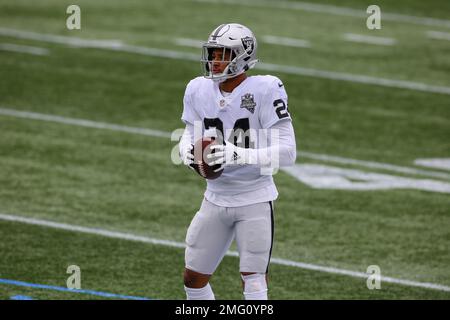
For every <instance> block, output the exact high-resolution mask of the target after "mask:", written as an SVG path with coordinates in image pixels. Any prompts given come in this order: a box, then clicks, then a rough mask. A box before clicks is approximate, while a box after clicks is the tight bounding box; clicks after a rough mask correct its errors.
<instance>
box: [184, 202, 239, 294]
mask: <svg viewBox="0 0 450 320" xmlns="http://www.w3.org/2000/svg"><path fill="white" fill-rule="evenodd" d="M233 237H234V229H233V221H232V217H231V216H230V215H229V214H228V213H227V209H226V208H224V207H219V206H216V205H215V204H213V203H211V202H209V201H207V200H206V199H204V200H203V202H202V206H201V207H200V210H199V211H198V212H197V214H196V215H195V216H194V218H193V219H192V222H191V224H190V226H189V228H188V231H187V234H186V251H185V272H184V286H185V290H186V295H187V298H188V299H202V300H207V299H214V294H213V292H212V289H211V286H210V285H209V278H210V276H211V275H212V274H213V273H214V271H215V270H216V268H217V266H218V265H219V263H220V261H222V259H223V256H224V255H225V253H226V251H227V250H228V248H229V247H230V244H231V242H232V241H233Z"/></svg>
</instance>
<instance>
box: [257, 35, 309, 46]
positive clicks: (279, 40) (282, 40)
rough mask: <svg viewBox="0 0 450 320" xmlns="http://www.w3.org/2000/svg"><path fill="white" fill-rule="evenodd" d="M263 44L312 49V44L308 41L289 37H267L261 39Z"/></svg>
mask: <svg viewBox="0 0 450 320" xmlns="http://www.w3.org/2000/svg"><path fill="white" fill-rule="evenodd" d="M261 42H264V43H268V44H275V45H281V46H287V47H295V48H311V42H309V41H308V40H303V39H295V38H287V37H278V36H269V35H267V36H262V37H261Z"/></svg>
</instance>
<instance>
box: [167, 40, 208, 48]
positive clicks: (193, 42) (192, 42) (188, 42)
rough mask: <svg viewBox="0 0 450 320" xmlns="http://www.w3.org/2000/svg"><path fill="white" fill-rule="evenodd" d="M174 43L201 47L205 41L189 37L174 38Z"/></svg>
mask: <svg viewBox="0 0 450 320" xmlns="http://www.w3.org/2000/svg"><path fill="white" fill-rule="evenodd" d="M173 41H174V43H175V44H176V45H179V46H184V47H192V48H201V47H202V45H203V44H204V43H205V41H202V40H199V39H189V38H175V39H174V40H173Z"/></svg>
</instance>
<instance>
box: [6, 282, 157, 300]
mask: <svg viewBox="0 0 450 320" xmlns="http://www.w3.org/2000/svg"><path fill="white" fill-rule="evenodd" d="M0 284H9V285H13V286H19V287H27V288H36V289H47V290H55V291H62V292H70V293H84V294H90V295H93V296H100V297H105V298H118V299H130V300H151V299H150V298H145V297H135V296H126V295H121V294H115V293H109V292H101V291H93V290H82V289H68V288H64V287H57V286H49V285H45V284H36V283H29V282H23V281H16V280H8V279H0Z"/></svg>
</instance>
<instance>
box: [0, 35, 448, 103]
mask: <svg viewBox="0 0 450 320" xmlns="http://www.w3.org/2000/svg"><path fill="white" fill-rule="evenodd" d="M0 35H3V36H9V37H19V38H22V39H30V40H37V41H47V42H52V43H60V44H66V45H72V46H81V47H90V48H98V49H106V50H113V51H121V52H129V53H137V54H143V55H147V56H153V57H164V58H170V59H179V60H187V61H196V62H198V61H199V59H200V57H199V55H197V54H193V53H188V52H181V51H173V50H165V49H158V48H148V47H141V46H132V45H126V44H123V43H121V42H114V41H113V42H109V41H103V40H95V41H94V40H83V39H80V38H73V37H64V36H57V35H51V34H50V35H49V34H40V33H35V32H28V31H20V30H14V29H6V28H0ZM85 41H88V42H85ZM256 69H259V70H264V71H273V72H283V73H288V74H294V75H300V76H307V77H314V78H322V79H329V80H338V81H349V82H356V83H363V84H371V85H377V86H384V87H389V88H399V89H408V90H414V91H422V92H430V93H440V94H447V95H450V87H444V86H435V85H429V84H425V83H420V82H412V81H405V80H395V79H386V78H377V77H371V76H365V75H358V74H351V73H343V72H334V71H326V70H317V69H311V68H302V67H296V66H288V65H278V64H270V63H258V64H257V65H256Z"/></svg>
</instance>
